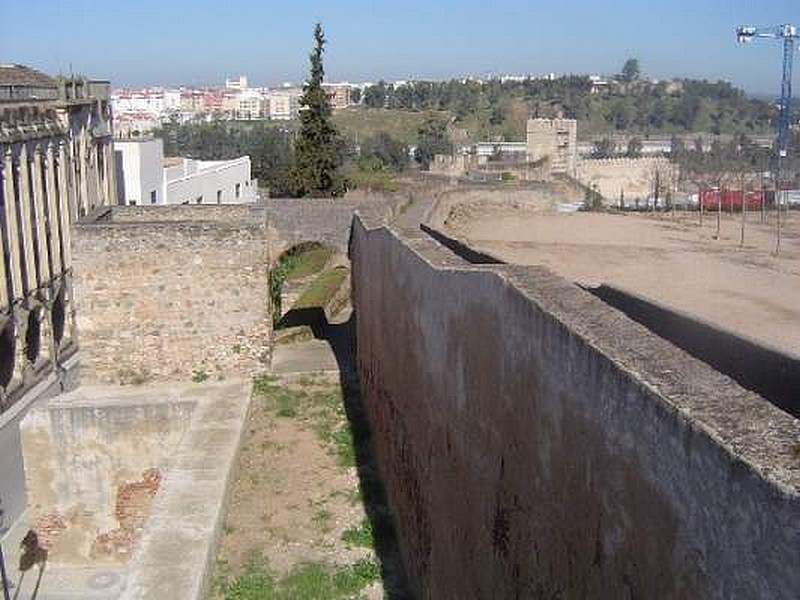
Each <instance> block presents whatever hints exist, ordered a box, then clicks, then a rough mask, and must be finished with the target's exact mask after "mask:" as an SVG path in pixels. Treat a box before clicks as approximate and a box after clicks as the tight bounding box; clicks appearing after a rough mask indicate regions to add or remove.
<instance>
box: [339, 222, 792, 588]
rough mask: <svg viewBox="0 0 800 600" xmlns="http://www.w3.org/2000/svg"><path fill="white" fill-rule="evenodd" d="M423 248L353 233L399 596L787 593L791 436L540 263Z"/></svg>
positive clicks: (389, 235)
mask: <svg viewBox="0 0 800 600" xmlns="http://www.w3.org/2000/svg"><path fill="white" fill-rule="evenodd" d="M436 246H437V245H436V244H435V243H433V242H432V241H430V240H424V239H418V238H413V239H408V238H406V237H405V234H404V236H403V238H402V239H401V238H400V237H399V236H398V234H396V233H395V232H393V231H392V230H391V229H388V228H385V227H376V228H370V227H369V226H367V225H366V224H365V223H364V222H363V221H362V220H361V219H359V218H357V219H356V222H355V223H354V226H353V237H352V240H351V260H352V263H353V282H354V287H353V294H354V303H355V309H356V314H357V335H358V364H359V371H360V375H361V382H362V389H363V398H364V404H365V409H366V411H367V414H368V418H369V420H370V424H371V427H372V429H373V440H374V444H375V453H376V456H377V458H378V463H379V466H380V469H381V472H382V475H383V477H384V479H385V482H386V487H387V493H388V496H389V499H390V504H391V505H392V510H393V514H394V517H395V519H396V521H397V529H398V532H399V539H400V545H401V550H402V554H403V558H404V561H405V564H406V567H407V571H408V575H409V580H410V581H411V582H413V584H412V585H413V587H414V592H415V594H416V595H417V596H418V597H420V598H786V599H789V598H796V597H797V594H798V590H800V493H799V491H800V422H798V421H797V420H796V419H793V418H792V417H790V416H789V415H788V414H786V413H784V412H782V411H780V410H779V409H777V408H776V407H774V406H773V405H772V404H770V403H769V402H767V401H765V400H764V399H763V398H761V397H760V396H758V395H756V394H754V393H752V392H748V391H747V390H745V389H743V388H741V387H740V386H739V385H737V384H736V383H735V382H734V381H732V380H731V379H730V378H728V377H726V376H724V375H723V374H721V373H719V372H717V371H715V370H714V369H712V368H711V367H709V366H708V365H706V364H704V363H702V362H700V361H698V360H696V359H694V358H692V357H691V356H689V355H688V354H686V353H685V352H683V351H682V350H680V349H678V348H676V347H675V346H673V345H672V344H670V343H669V342H667V341H665V340H663V339H661V338H659V337H658V336H656V335H654V334H653V333H651V332H650V331H648V330H647V329H646V328H644V327H642V326H641V325H639V324H637V323H635V322H633V321H632V320H630V319H629V318H628V317H626V316H625V315H624V314H622V313H621V312H619V311H617V310H615V309H613V308H611V307H610V306H608V305H606V304H604V303H603V302H601V301H600V300H598V299H597V298H595V297H593V296H592V295H591V294H589V293H587V292H585V291H584V290H581V289H580V288H578V287H577V286H575V285H572V284H570V283H568V282H567V281H565V280H563V279H561V278H559V277H557V276H555V275H553V274H552V273H550V272H548V271H546V270H545V269H542V268H537V267H519V266H510V265H490V266H472V265H468V264H467V263H466V262H465V261H464V260H460V259H457V258H456V259H454V258H453V257H452V255H451V257H450V258H447V257H446V256H445V255H446V254H449V253H448V252H446V251H445V250H444V249H442V248H441V247H436ZM386 340H391V343H386Z"/></svg>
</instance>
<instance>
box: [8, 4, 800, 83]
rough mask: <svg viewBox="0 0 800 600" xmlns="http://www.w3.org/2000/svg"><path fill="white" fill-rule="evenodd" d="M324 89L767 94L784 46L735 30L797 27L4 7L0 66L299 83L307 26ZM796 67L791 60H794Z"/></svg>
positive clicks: (762, 10) (659, 8)
mask: <svg viewBox="0 0 800 600" xmlns="http://www.w3.org/2000/svg"><path fill="white" fill-rule="evenodd" d="M317 20H319V21H321V22H322V23H323V25H324V27H325V30H326V34H327V37H328V39H329V47H328V52H327V54H326V70H327V75H328V79H329V80H339V79H347V80H350V81H363V80H377V79H379V78H385V79H390V80H392V79H404V78H424V77H430V78H447V77H451V76H461V75H468V74H474V75H485V74H487V73H495V74H497V73H531V74H544V73H549V72H556V73H607V74H608V73H615V72H618V71H619V69H620V67H621V65H622V63H623V62H624V60H625V59H626V58H627V57H630V56H634V57H638V58H639V59H640V61H641V63H642V68H643V71H644V72H645V73H646V74H647V75H650V76H653V77H669V76H673V75H674V76H691V77H700V78H709V79H717V78H724V79H729V80H731V81H732V82H733V83H734V84H736V85H738V86H740V87H744V88H745V89H746V90H748V91H750V92H754V93H770V94H777V93H778V89H779V84H780V76H781V71H780V66H781V65H780V62H781V48H780V44H779V43H778V42H772V41H760V42H755V43H753V44H751V45H748V46H739V45H737V44H736V41H735V39H734V29H735V27H736V26H737V25H741V24H756V25H772V24H780V23H785V22H792V23H795V24H797V25H798V26H800V3H799V2H794V3H790V2H788V0H660V1H659V2H651V1H648V0H619V1H613V0H612V1H611V2H608V1H601V0H572V1H565V2H553V0H549V1H547V2H544V1H539V0H492V1H489V0H428V1H424V2H422V1H419V0H394V1H392V2H383V1H378V0H376V1H374V2H369V1H367V0H325V1H323V0H318V1H315V2H311V1H308V0H284V1H282V2H274V1H272V0H223V1H213V2H212V1H208V0H72V1H66V0H29V1H27V2H8V3H4V6H3V9H2V13H1V14H0V62H6V63H7V62H17V63H23V64H28V65H30V66H33V67H36V68H39V69H42V70H44V71H46V72H48V73H51V74H58V73H59V72H62V73H67V72H69V69H70V65H71V66H72V69H73V70H74V71H75V72H80V73H84V74H86V75H89V76H92V77H98V78H109V79H111V80H112V82H113V84H114V85H117V86H122V85H146V84H153V85H155V84H165V85H180V84H185V85H191V84H197V85H200V84H215V83H220V82H221V81H223V80H224V78H225V76H232V75H235V74H238V73H245V74H248V75H249V76H250V80H251V82H252V83H253V84H257V85H273V84H278V83H280V82H282V81H286V80H293V81H298V80H300V79H302V77H303V76H304V75H305V73H306V72H307V63H308V59H307V55H308V51H309V49H310V47H311V44H312V37H311V33H312V28H313V24H314V23H315V22H316V21H317ZM797 63H798V70H800V60H797Z"/></svg>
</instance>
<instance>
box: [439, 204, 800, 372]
mask: <svg viewBox="0 0 800 600" xmlns="http://www.w3.org/2000/svg"><path fill="white" fill-rule="evenodd" d="M558 201H562V200H561V199H556V200H555V201H554V200H552V199H545V198H542V199H540V200H538V201H530V200H528V201H513V199H512V200H511V201H507V202H504V203H503V204H499V203H498V202H497V199H492V198H489V199H487V200H485V201H481V200H474V199H473V198H469V199H467V200H466V201H465V203H464V204H461V205H458V206H456V207H455V208H454V209H453V210H452V212H451V213H450V215H449V217H448V218H447V220H446V223H445V226H446V228H447V229H448V230H450V231H451V232H452V233H454V234H456V235H457V236H459V237H460V238H462V239H466V240H468V241H469V242H470V243H471V244H472V245H473V246H475V247H477V248H479V249H481V250H484V251H487V252H489V253H491V254H494V255H495V256H497V257H498V258H501V259H503V260H506V261H508V262H511V263H516V264H526V265H544V266H546V267H549V268H550V269H552V270H553V271H555V272H556V273H559V274H560V275H562V276H564V277H566V278H568V279H570V280H572V281H575V282H577V283H580V284H583V285H589V286H596V285H599V284H601V283H606V284H609V285H614V286H616V287H620V288H623V289H625V290H628V291H631V292H634V293H637V294H639V295H642V296H645V297H648V298H650V299H653V300H656V301H658V302H660V303H662V304H665V305H668V306H670V307H673V308H675V309H678V310H680V311H683V312H686V313H691V314H694V315H696V316H698V317H700V318H701V319H703V320H705V321H707V322H711V323H714V324H716V325H718V326H720V327H723V328H725V329H728V330H732V331H735V332H737V333H738V334H740V335H744V336H747V337H750V338H753V339H756V340H758V341H760V342H762V343H764V344H767V345H770V346H772V347H778V348H780V349H782V350H784V351H788V352H791V353H793V354H795V355H798V356H800V212H792V213H790V215H789V216H788V218H787V219H786V220H784V226H783V228H782V238H781V240H782V241H781V250H780V254H779V255H775V254H774V250H775V239H776V226H775V225H776V223H775V215H774V214H772V215H769V217H768V219H767V221H766V222H764V223H762V222H761V214H760V212H751V213H748V214H747V215H746V225H745V243H744V246H741V247H740V239H741V213H739V214H734V215H730V214H723V215H722V217H721V219H720V235H719V237H717V235H716V234H717V217H716V214H715V213H706V214H705V216H704V220H703V221H704V222H703V226H702V227H701V226H700V224H699V214H698V213H697V212H693V213H692V212H687V213H680V212H678V213H676V214H672V213H664V214H650V215H642V214H641V213H640V214H633V213H626V214H610V213H594V212H580V213H563V212H558V210H557V209H556V206H555V202H558Z"/></svg>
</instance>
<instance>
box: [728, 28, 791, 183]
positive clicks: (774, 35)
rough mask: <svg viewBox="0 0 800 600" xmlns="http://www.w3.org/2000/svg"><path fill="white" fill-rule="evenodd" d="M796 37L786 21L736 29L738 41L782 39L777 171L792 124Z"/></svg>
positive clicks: (785, 151)
mask: <svg viewBox="0 0 800 600" xmlns="http://www.w3.org/2000/svg"><path fill="white" fill-rule="evenodd" d="M797 37H798V34H797V28H796V27H795V26H794V25H789V24H788V23H787V24H785V25H777V26H773V27H753V26H751V25H747V26H744V27H738V28H737V29H736V39H737V40H738V41H739V42H740V43H746V42H750V41H752V40H753V38H768V39H782V40H783V78H782V80H781V99H780V105H779V107H778V138H777V144H776V145H777V155H778V170H779V171H780V167H781V163H782V159H784V158H786V156H787V154H788V152H789V132H790V129H791V125H792V66H793V63H794V49H795V41H796V40H797Z"/></svg>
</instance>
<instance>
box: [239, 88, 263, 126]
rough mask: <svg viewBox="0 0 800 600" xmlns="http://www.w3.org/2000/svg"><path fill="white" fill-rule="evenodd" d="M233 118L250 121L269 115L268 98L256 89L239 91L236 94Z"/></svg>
mask: <svg viewBox="0 0 800 600" xmlns="http://www.w3.org/2000/svg"><path fill="white" fill-rule="evenodd" d="M235 99H236V114H235V118H237V119H241V120H245V121H251V120H255V119H264V118H266V117H268V116H269V100H268V99H267V98H265V97H264V96H263V95H262V94H261V92H259V91H257V90H246V91H243V92H239V93H238V94H237V95H236V96H235Z"/></svg>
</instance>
